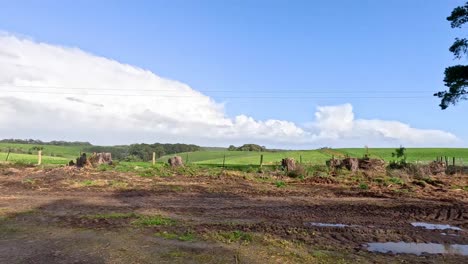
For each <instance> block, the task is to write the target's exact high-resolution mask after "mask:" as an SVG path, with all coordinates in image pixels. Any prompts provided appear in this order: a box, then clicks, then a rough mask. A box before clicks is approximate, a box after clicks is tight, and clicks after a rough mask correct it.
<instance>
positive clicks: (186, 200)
mask: <svg viewBox="0 0 468 264" xmlns="http://www.w3.org/2000/svg"><path fill="white" fill-rule="evenodd" d="M91 181H92V184H88V185H87V184H83V182H84V183H87V182H91ZM326 182H327V181H325V183H322V181H321V180H304V181H299V180H297V181H296V180H291V181H289V182H287V183H288V184H287V187H285V188H278V187H276V186H275V185H274V184H272V183H271V182H269V181H267V180H264V179H263V178H261V179H260V180H259V179H256V178H252V177H245V175H244V176H242V175H238V174H236V173H232V174H229V173H227V174H221V175H217V176H202V175H200V176H192V177H187V176H183V175H176V176H173V177H165V178H161V177H153V178H143V177H140V176H137V175H134V174H132V173H126V174H124V173H116V172H96V171H76V170H70V169H53V170H45V171H42V170H39V171H38V170H37V169H33V168H29V169H19V170H18V171H16V170H13V171H8V170H3V173H2V174H0V193H1V195H0V217H1V218H0V263H174V262H180V263H272V262H273V263H300V262H302V263H339V262H342V263H355V262H361V263H365V262H369V263H375V262H377V263H389V262H390V263H391V262H395V263H401V262H408V263H409V262H411V263H418V262H420V263H440V262H446V263H463V262H467V261H468V257H467V256H460V255H428V254H426V255H421V256H416V255H412V254H399V255H392V254H382V253H371V252H368V251H367V250H366V249H365V247H363V245H364V244H366V243H368V242H398V241H404V242H418V243H441V244H460V245H467V244H468V232H467V231H468V203H467V201H468V199H467V198H468V195H467V192H466V191H455V190H446V189H443V188H438V189H437V188H433V189H427V188H426V189H424V190H421V191H419V192H416V193H410V194H402V193H397V192H391V191H388V190H385V189H372V188H371V189H370V190H360V189H358V188H352V187H349V186H343V185H339V184H333V183H326ZM80 183H81V184H80ZM130 212H132V213H136V214H139V215H162V216H164V217H168V218H170V219H173V220H174V221H175V224H173V225H168V226H165V225H162V226H160V225H158V226H150V227H142V226H135V225H134V224H132V223H134V222H133V221H135V219H134V217H128V218H127V217H122V218H99V219H96V218H92V217H86V216H90V215H98V214H110V213H130ZM416 221H417V222H429V223H441V224H450V225H453V226H457V227H460V228H462V229H463V230H461V231H459V230H444V231H441V230H426V229H423V228H415V227H413V226H411V224H410V223H411V222H416ZM311 223H339V224H346V225H349V226H347V227H321V226H314V225H312V224H311ZM235 231H241V232H243V233H245V234H251V235H252V239H249V240H246V241H242V240H239V241H226V240H225V239H223V238H222V237H220V236H219V234H225V233H229V232H235ZM187 232H189V233H190V234H194V236H195V239H191V240H190V241H183V240H181V239H170V238H169V239H168V238H167V237H165V238H164V237H160V236H156V235H155V233H156V234H161V233H164V234H166V233H167V234H172V233H173V234H179V235H180V234H185V233H187Z"/></svg>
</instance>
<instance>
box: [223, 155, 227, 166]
mask: <svg viewBox="0 0 468 264" xmlns="http://www.w3.org/2000/svg"><path fill="white" fill-rule="evenodd" d="M225 162H226V154H224V157H223V168H224V164H225Z"/></svg>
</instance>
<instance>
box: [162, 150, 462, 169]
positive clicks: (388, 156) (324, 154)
mask: <svg viewBox="0 0 468 264" xmlns="http://www.w3.org/2000/svg"><path fill="white" fill-rule="evenodd" d="M394 151H395V149H394V148H371V149H369V156H370V157H371V158H382V159H384V160H385V161H387V162H388V161H391V160H393V159H394V158H393V157H392V152H394ZM366 153H367V151H366V149H364V148H346V149H332V150H307V151H280V152H246V151H198V152H185V153H179V154H177V155H179V156H181V157H182V158H183V159H184V160H185V161H186V160H187V158H188V161H189V163H195V164H216V165H220V164H223V158H224V155H226V160H225V164H227V165H258V164H259V163H260V155H263V164H266V165H268V164H275V163H278V162H280V161H281V159H283V158H286V157H290V158H294V159H296V160H297V161H299V160H300V159H301V156H302V162H303V163H313V164H324V163H325V161H326V160H328V159H330V158H331V157H332V155H334V156H336V157H339V156H342V157H343V156H350V157H364V155H365V154H366ZM171 156H174V155H166V156H163V157H161V158H160V159H159V160H158V161H162V162H164V161H167V159H168V158H169V157H171ZM437 156H439V157H440V156H447V157H449V159H450V161H451V160H452V157H456V158H457V160H458V159H459V158H462V159H464V160H466V162H467V163H468V149H466V148H459V149H454V148H409V149H407V160H408V161H409V162H416V161H419V162H430V161H432V160H435V159H436V157H437Z"/></svg>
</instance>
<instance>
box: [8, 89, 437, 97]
mask: <svg viewBox="0 0 468 264" xmlns="http://www.w3.org/2000/svg"><path fill="white" fill-rule="evenodd" d="M1 91H2V92H7V93H28V94H29V93H33V94H57V95H80V96H87V95H93V96H125V97H128V96H132V97H133V96H135V97H138V96H143V97H163V98H196V97H199V96H198V95H160V94H110V93H78V92H50V91H18V90H15V91H13V90H1ZM216 98H225V99H416V98H429V96H320V97H317V96H216Z"/></svg>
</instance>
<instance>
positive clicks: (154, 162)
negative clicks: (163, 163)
mask: <svg viewBox="0 0 468 264" xmlns="http://www.w3.org/2000/svg"><path fill="white" fill-rule="evenodd" d="M155 164H156V152H153V165H155Z"/></svg>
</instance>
